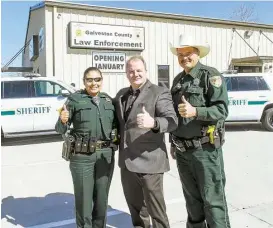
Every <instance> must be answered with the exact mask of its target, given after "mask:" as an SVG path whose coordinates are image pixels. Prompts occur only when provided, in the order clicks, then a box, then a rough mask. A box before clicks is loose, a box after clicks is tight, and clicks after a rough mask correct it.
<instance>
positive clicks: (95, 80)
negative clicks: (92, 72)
mask: <svg viewBox="0 0 273 228" xmlns="http://www.w3.org/2000/svg"><path fill="white" fill-rule="evenodd" d="M101 80H102V77H99V78H85V81H86V82H89V83H91V82H93V81H94V82H100V81H101Z"/></svg>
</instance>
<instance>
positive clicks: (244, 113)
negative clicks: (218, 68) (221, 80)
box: [223, 72, 273, 131]
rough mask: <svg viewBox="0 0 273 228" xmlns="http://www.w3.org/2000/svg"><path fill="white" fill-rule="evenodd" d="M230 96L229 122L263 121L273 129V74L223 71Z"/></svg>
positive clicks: (263, 123)
mask: <svg viewBox="0 0 273 228" xmlns="http://www.w3.org/2000/svg"><path fill="white" fill-rule="evenodd" d="M223 76H224V77H225V80H226V84H227V90H228V98H229V116H228V118H227V120H226V121H227V122H241V121H245V122H252V121H254V122H261V123H262V125H263V127H264V128H265V129H266V130H268V131H273V74H271V73H236V72H229V73H223Z"/></svg>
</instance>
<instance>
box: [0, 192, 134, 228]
mask: <svg viewBox="0 0 273 228" xmlns="http://www.w3.org/2000/svg"><path fill="white" fill-rule="evenodd" d="M108 213H109V215H110V216H108V219H107V224H108V227H119V228H130V227H132V223H131V216H130V215H129V214H127V213H125V212H122V211H118V210H115V209H113V208H112V207H111V206H108ZM1 219H2V220H3V219H5V220H6V222H8V223H10V224H13V225H14V226H17V225H20V226H22V227H31V226H36V225H41V224H48V223H54V222H60V221H63V220H70V222H69V223H71V224H70V225H68V226H65V227H70V226H71V227H75V223H74V219H75V213H74V195H73V194H70V193H62V192H56V193H50V194H48V195H46V196H44V197H27V198H14V197H13V196H8V197H6V198H4V199H2V203H1ZM71 221H73V222H71ZM2 224H3V223H2Z"/></svg>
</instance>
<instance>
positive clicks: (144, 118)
mask: <svg viewBox="0 0 273 228" xmlns="http://www.w3.org/2000/svg"><path fill="white" fill-rule="evenodd" d="M137 125H138V127H139V128H145V129H151V128H153V127H154V126H155V121H154V118H152V117H151V116H150V114H149V113H148V112H147V111H146V109H145V107H144V106H143V107H142V113H139V114H137Z"/></svg>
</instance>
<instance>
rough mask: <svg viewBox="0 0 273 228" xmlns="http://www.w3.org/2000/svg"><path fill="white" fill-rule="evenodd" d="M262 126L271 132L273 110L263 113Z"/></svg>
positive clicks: (272, 127) (272, 128) (272, 129)
mask: <svg viewBox="0 0 273 228" xmlns="http://www.w3.org/2000/svg"><path fill="white" fill-rule="evenodd" d="M262 124H263V127H264V128H265V129H266V130H268V131H273V108H269V109H267V110H266V111H265V112H264V117H263V119H262Z"/></svg>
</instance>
